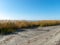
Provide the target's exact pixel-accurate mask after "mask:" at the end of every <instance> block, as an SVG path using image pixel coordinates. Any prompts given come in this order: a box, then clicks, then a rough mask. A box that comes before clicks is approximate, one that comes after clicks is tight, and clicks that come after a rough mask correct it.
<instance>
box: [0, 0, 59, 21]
mask: <svg viewBox="0 0 60 45" xmlns="http://www.w3.org/2000/svg"><path fill="white" fill-rule="evenodd" d="M0 20H60V1H59V0H0Z"/></svg>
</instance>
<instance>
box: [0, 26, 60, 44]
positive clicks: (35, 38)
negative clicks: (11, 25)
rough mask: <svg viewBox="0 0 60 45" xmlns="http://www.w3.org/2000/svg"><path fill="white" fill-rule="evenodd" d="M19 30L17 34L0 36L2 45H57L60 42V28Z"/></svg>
mask: <svg viewBox="0 0 60 45" xmlns="http://www.w3.org/2000/svg"><path fill="white" fill-rule="evenodd" d="M19 30H21V31H19V32H16V33H17V34H11V35H7V36H3V37H2V36H0V37H1V38H0V45H56V44H57V43H58V41H59V40H60V26H49V27H38V28H34V29H19ZM22 30H23V31H22Z"/></svg>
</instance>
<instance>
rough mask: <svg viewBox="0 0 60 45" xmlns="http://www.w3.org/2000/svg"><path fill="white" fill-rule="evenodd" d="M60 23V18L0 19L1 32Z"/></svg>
mask: <svg viewBox="0 0 60 45" xmlns="http://www.w3.org/2000/svg"><path fill="white" fill-rule="evenodd" d="M55 25H60V21H59V20H43V21H30V22H28V21H5V22H4V21H0V34H6V33H11V32H15V31H16V30H17V29H21V28H36V27H45V26H55Z"/></svg>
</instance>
